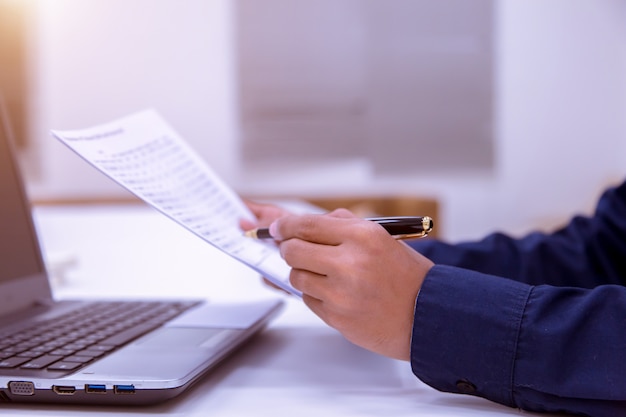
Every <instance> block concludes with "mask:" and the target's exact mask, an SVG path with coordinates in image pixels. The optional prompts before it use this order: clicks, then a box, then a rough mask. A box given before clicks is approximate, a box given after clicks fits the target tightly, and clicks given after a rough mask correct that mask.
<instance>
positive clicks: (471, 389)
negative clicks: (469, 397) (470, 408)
mask: <svg viewBox="0 0 626 417" xmlns="http://www.w3.org/2000/svg"><path fill="white" fill-rule="evenodd" d="M456 388H457V389H458V390H459V392H460V393H461V394H474V393H475V392H476V385H474V384H472V383H471V382H469V381H468V380H467V379H460V380H458V381H456Z"/></svg>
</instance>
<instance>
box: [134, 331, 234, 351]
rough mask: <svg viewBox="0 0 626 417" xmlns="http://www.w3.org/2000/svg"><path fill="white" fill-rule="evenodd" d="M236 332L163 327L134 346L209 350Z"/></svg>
mask: <svg viewBox="0 0 626 417" xmlns="http://www.w3.org/2000/svg"><path fill="white" fill-rule="evenodd" d="M235 332H236V330H232V329H207V328H197V327H194V328H186V327H164V328H161V329H158V330H155V331H154V332H152V333H150V334H148V335H146V336H144V337H142V338H140V339H139V340H137V341H136V342H135V343H134V345H135V346H137V345H148V346H155V347H157V346H163V347H168V348H172V347H180V348H184V347H187V348H189V347H193V346H200V347H206V348H211V347H214V346H216V345H217V344H219V343H220V342H221V341H223V340H224V339H226V338H228V337H229V336H232V335H233V333H235Z"/></svg>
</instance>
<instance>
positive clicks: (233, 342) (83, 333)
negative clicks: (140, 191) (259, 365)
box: [0, 107, 283, 405]
mask: <svg viewBox="0 0 626 417" xmlns="http://www.w3.org/2000/svg"><path fill="white" fill-rule="evenodd" d="M1 110H2V108H1V107H0V402H16V403H18V402H24V403H66V404H69V403H77V404H110V405H115V404H118V405H147V404H154V403H158V402H162V401H164V400H167V399H170V398H173V397H175V396H176V395H178V394H180V393H182V392H183V391H185V390H186V389H187V388H189V387H190V386H191V385H192V384H193V383H194V382H196V381H197V380H198V379H199V378H200V377H201V376H202V375H204V374H205V373H207V371H209V370H210V369H211V368H212V367H214V366H216V365H217V364H218V363H219V362H220V361H221V360H223V359H224V358H226V357H227V356H228V355H229V354H231V353H233V352H234V351H235V349H236V348H238V347H240V346H241V345H242V344H244V343H246V342H247V341H249V339H250V338H251V337H252V336H253V335H255V334H257V333H258V332H260V331H261V330H262V329H263V328H264V327H266V325H267V324H268V323H269V322H270V321H271V320H272V319H273V318H274V317H276V316H277V314H278V313H279V311H280V310H281V308H282V305H283V301H282V300H279V299H276V300H262V301H258V302H251V303H242V304H213V303H210V302H207V301H203V300H124V301H113V300H102V301H96V300H55V299H54V298H53V294H52V291H51V287H50V284H49V277H48V274H47V273H46V268H45V265H44V263H43V257H42V253H41V248H40V245H39V243H38V239H37V236H36V232H35V228H34V224H33V219H32V213H31V208H30V205H29V202H28V199H27V195H26V191H25V188H24V184H23V181H22V179H21V175H20V170H19V166H18V161H17V158H16V154H15V152H14V147H13V144H12V142H11V141H10V136H9V135H10V130H9V125H8V119H7V117H6V112H4V113H3V112H2V111H1ZM129 279H132V277H129Z"/></svg>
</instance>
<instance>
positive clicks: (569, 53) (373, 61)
mask: <svg viewBox="0 0 626 417" xmlns="http://www.w3.org/2000/svg"><path fill="white" fill-rule="evenodd" d="M0 91H2V94H3V95H4V101H5V103H6V104H7V107H8V110H9V112H10V114H11V120H12V122H13V128H14V131H15V135H16V139H17V140H18V143H19V147H20V154H21V158H22V161H21V162H22V163H23V168H24V170H25V172H26V174H27V179H28V187H29V192H30V195H31V198H32V199H33V200H34V201H35V202H39V203H43V202H76V201H96V202H98V201H100V202H101V201H118V200H120V201H122V200H125V199H130V196H129V195H128V194H127V193H126V192H125V191H123V190H122V189H121V188H120V187H118V186H117V185H116V184H114V183H112V182H111V181H110V180H108V179H107V178H105V177H104V176H103V175H101V174H100V173H98V172H97V171H96V170H95V169H93V168H91V167H90V166H88V165H87V164H86V163H85V162H83V161H82V160H81V159H79V158H78V157H77V156H75V155H74V154H73V153H71V152H70V151H69V150H68V149H66V148H65V147H64V146H63V145H61V144H60V143H58V142H57V141H56V140H55V139H53V138H52V137H51V135H50V133H49V131H50V129H59V130H63V129H77V128H83V127H89V126H91V125H96V124H99V123H103V122H106V121H109V120H111V119H114V118H117V117H122V116H125V115H127V114H129V113H132V112H136V111H139V110H142V109H145V108H155V109H156V110H157V111H159V112H160V113H161V115H162V116H163V117H164V118H165V119H166V120H167V121H168V122H169V123H170V124H171V125H172V126H173V127H174V128H175V129H176V130H177V131H178V132H179V133H180V134H181V136H182V137H183V138H185V139H186V140H187V141H189V142H190V144H191V145H192V147H193V148H195V149H196V150H197V151H198V152H199V153H200V154H201V156H202V157H203V158H204V159H205V160H206V161H207V162H208V163H209V164H210V165H211V166H212V168H213V169H214V170H215V171H216V172H217V173H218V174H219V175H220V176H222V177H223V179H224V180H225V181H226V182H227V183H229V184H230V185H231V186H232V187H233V188H234V189H235V190H236V191H237V192H239V193H240V194H242V195H245V196H250V197H258V198H266V197H289V198H291V197H293V198H313V199H315V198H340V197H341V198H343V197H355V196H356V197H359V198H361V197H368V198H369V197H373V198H380V197H398V196H399V197H402V198H417V199H425V200H429V201H435V202H436V203H437V216H436V224H437V225H438V233H439V236H440V237H443V238H445V239H449V240H462V239H469V238H476V237H480V236H482V235H484V234H485V233H488V232H491V231H495V230H501V231H506V232H509V233H513V234H520V233H524V232H526V231H528V230H530V229H537V228H539V229H544V230H547V229H552V228H554V227H557V226H559V225H560V224H562V223H563V222H564V221H566V220H567V219H568V218H569V217H570V216H572V215H574V214H578V213H583V214H585V213H590V212H591V210H592V209H593V207H594V204H595V202H596V200H597V198H598V197H599V195H600V193H601V191H602V189H603V188H604V187H606V186H608V185H610V184H615V183H616V182H619V181H621V179H622V178H623V177H624V176H625V175H626V1H624V0H551V1H549V2H546V1H541V0H438V1H427V0H394V1H385V0H298V1H289V0H263V1H258V0H89V1H85V0H54V1H51V0H0ZM414 214H430V213H414Z"/></svg>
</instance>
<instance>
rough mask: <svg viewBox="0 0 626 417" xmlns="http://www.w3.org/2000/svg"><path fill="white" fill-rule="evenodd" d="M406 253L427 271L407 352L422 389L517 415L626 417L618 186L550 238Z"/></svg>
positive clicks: (624, 210)
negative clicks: (475, 399) (422, 261)
mask: <svg viewBox="0 0 626 417" xmlns="http://www.w3.org/2000/svg"><path fill="white" fill-rule="evenodd" d="M410 244H411V246H413V247H414V248H415V249H417V250H418V251H420V252H421V253H423V254H424V255H426V256H427V257H428V258H430V259H432V260H433V261H434V262H435V263H436V265H435V266H434V267H433V268H432V270H431V271H430V272H429V273H428V275H427V276H426V280H425V281H424V284H423V286H422V289H421V291H420V293H419V296H418V300H417V304H416V309H415V322H414V328H413V338H412V342H411V345H412V346H411V366H412V369H413V373H414V374H415V375H416V376H417V377H419V378H420V379H421V380H422V381H424V382H425V383H427V384H429V385H431V386H432V387H434V388H436V389H438V390H441V391H447V392H458V393H466V394H473V395H478V396H481V397H485V398H487V399H490V400H492V401H496V402H499V403H502V404H506V405H508V406H511V407H519V408H522V409H526V410H532V411H551V412H559V411H563V412H569V413H575V414H583V415H590V416H596V417H601V416H611V417H615V416H626V182H625V183H624V184H622V185H620V186H619V187H617V188H613V189H610V190H608V191H606V192H605V193H604V194H603V196H602V198H601V199H600V201H599V203H598V206H597V208H596V211H595V213H594V215H593V216H592V217H590V218H586V217H576V218H574V219H573V220H572V221H571V222H570V223H569V224H568V225H567V226H566V227H564V228H562V229H560V230H558V231H556V232H554V233H550V234H543V233H533V234H530V235H528V236H526V237H524V238H521V239H514V238H511V237H508V236H506V235H503V234H493V235H490V236H488V237H487V238H485V239H484V240H482V241H479V242H472V243H461V244H455V245H450V244H446V243H444V242H438V241H435V240H427V239H423V240H418V241H414V242H411V243H410Z"/></svg>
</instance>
